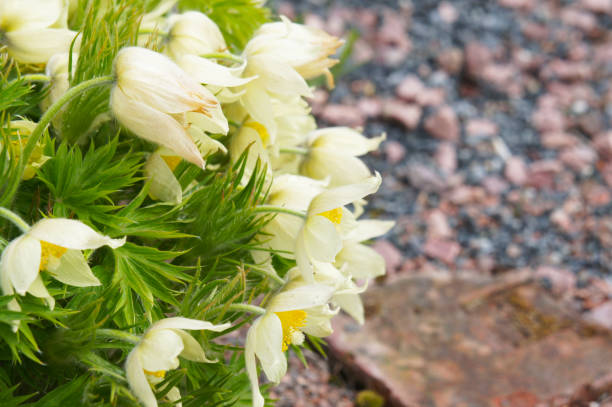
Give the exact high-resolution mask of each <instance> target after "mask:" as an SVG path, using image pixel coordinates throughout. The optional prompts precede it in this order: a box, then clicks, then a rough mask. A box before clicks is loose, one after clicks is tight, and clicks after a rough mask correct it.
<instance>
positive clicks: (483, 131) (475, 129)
mask: <svg viewBox="0 0 612 407" xmlns="http://www.w3.org/2000/svg"><path fill="white" fill-rule="evenodd" d="M497 131H498V128H497V124H495V123H493V122H492V121H490V120H487V119H470V120H468V121H467V123H466V124H465V132H466V134H467V135H468V137H476V136H488V137H490V136H494V135H496V134H497Z"/></svg>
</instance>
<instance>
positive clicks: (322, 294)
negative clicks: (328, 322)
mask: <svg viewBox="0 0 612 407" xmlns="http://www.w3.org/2000/svg"><path fill="white" fill-rule="evenodd" d="M334 290H335V289H334V287H330V286H328V285H326V284H317V283H312V284H309V283H305V284H300V285H297V286H295V287H293V288H292V289H290V290H283V291H281V292H280V293H278V294H276V295H274V296H273V297H272V298H271V299H270V301H269V302H268V304H267V306H266V309H267V310H269V311H272V312H282V311H294V310H304V309H307V308H312V307H316V306H319V305H323V304H326V303H327V302H328V301H329V299H330V298H331V296H332V295H333V293H334Z"/></svg>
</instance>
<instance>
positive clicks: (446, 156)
mask: <svg viewBox="0 0 612 407" xmlns="http://www.w3.org/2000/svg"><path fill="white" fill-rule="evenodd" d="M434 160H435V162H436V164H437V165H438V167H439V168H440V169H441V170H442V171H444V172H445V173H446V174H452V173H453V172H455V170H456V169H457V150H456V148H455V145H454V144H453V143H451V142H442V143H440V144H439V145H438V148H437V149H436V154H435V156H434Z"/></svg>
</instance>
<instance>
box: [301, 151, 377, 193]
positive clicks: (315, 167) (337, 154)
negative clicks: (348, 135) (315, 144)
mask: <svg viewBox="0 0 612 407" xmlns="http://www.w3.org/2000/svg"><path fill="white" fill-rule="evenodd" d="M300 173H301V174H303V175H305V176H308V177H312V178H314V179H319V180H323V179H329V181H330V185H331V186H334V187H336V186H342V185H347V184H356V183H358V182H360V181H362V180H363V179H364V178H367V177H369V176H371V172H370V170H369V168H368V167H367V166H366V165H365V163H364V162H363V161H361V160H360V159H359V158H357V157H354V156H352V155H348V154H344V153H343V151H342V150H340V149H338V150H328V149H325V150H323V149H320V148H314V149H312V150H311V151H310V153H309V154H308V156H306V158H305V159H304V161H302V164H301V166H300Z"/></svg>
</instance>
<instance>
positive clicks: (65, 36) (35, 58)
mask: <svg viewBox="0 0 612 407" xmlns="http://www.w3.org/2000/svg"><path fill="white" fill-rule="evenodd" d="M77 34H78V33H77V32H75V31H72V30H68V29H65V28H33V29H25V30H19V31H12V32H7V33H5V34H4V35H5V37H6V41H7V43H8V50H9V53H10V54H11V55H12V56H13V57H14V58H15V59H16V60H18V61H19V62H22V63H33V64H39V63H45V62H47V61H48V60H49V58H51V56H53V55H54V54H59V53H62V52H68V51H69V50H70V44H71V43H72V40H74V37H76V36H77ZM79 46H80V37H79V38H77V40H76V41H75V49H79Z"/></svg>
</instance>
